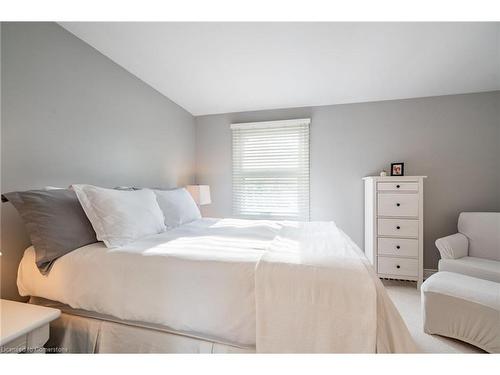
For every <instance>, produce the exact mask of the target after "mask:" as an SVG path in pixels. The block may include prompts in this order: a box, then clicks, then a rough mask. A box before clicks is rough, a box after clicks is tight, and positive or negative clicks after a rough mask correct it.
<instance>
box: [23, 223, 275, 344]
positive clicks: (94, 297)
mask: <svg viewBox="0 0 500 375" xmlns="http://www.w3.org/2000/svg"><path fill="white" fill-rule="evenodd" d="M279 230H280V224H279V223H276V222H271V221H245V220H236V219H221V220H218V219H210V218H204V219H200V220H196V221H194V222H192V223H189V224H185V225H182V226H180V227H178V228H176V229H173V230H170V231H167V232H164V233H161V234H157V235H153V236H149V237H146V238H143V239H141V240H139V241H136V242H134V243H132V244H129V245H127V246H124V247H122V248H119V249H108V248H106V247H105V246H104V244H102V243H95V244H91V245H87V246H84V247H81V248H79V249H77V250H74V251H72V252H71V253H68V254H66V255H64V256H63V257H61V258H59V259H58V260H57V261H56V262H55V263H54V265H53V267H52V269H51V271H50V272H49V274H48V275H42V274H41V273H40V272H39V271H38V269H37V267H36V265H35V252H34V249H33V247H30V248H28V249H27V250H26V251H25V253H24V256H23V258H22V260H21V263H20V265H19V272H18V282H17V283H18V288H19V293H20V294H21V295H22V296H36V297H42V298H45V299H48V300H52V301H57V302H61V303H63V304H65V305H68V306H70V307H71V308H73V309H80V310H86V311H91V312H95V313H99V314H105V315H108V316H113V317H115V318H118V319H122V320H128V321H138V322H146V323H150V324H158V325H161V326H165V327H168V328H169V329H172V330H174V331H180V332H185V333H187V334H191V335H193V336H197V337H199V336H201V337H205V338H211V339H213V340H220V341H221V342H225V343H230V344H234V345H239V346H245V347H247V346H255V331H256V327H255V295H254V283H255V281H254V270H255V265H256V263H257V262H258V260H259V258H260V257H261V256H262V254H263V253H264V252H265V249H266V248H268V247H269V244H270V243H271V242H272V240H273V239H274V238H275V236H276V235H277V233H278V232H279Z"/></svg>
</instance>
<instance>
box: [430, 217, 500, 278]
mask: <svg viewBox="0 0 500 375" xmlns="http://www.w3.org/2000/svg"><path fill="white" fill-rule="evenodd" d="M436 247H437V248H438V250H439V253H440V254H441V260H440V261H439V271H449V272H455V273H461V274H464V275H469V276H472V277H477V278H480V279H485V280H491V281H495V282H498V283H500V212H462V213H461V214H460V216H459V218H458V233H456V234H452V235H450V236H447V237H443V238H439V239H438V240H436Z"/></svg>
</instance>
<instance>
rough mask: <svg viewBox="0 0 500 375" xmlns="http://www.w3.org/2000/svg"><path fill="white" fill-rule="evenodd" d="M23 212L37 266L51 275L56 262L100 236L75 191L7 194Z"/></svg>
mask: <svg viewBox="0 0 500 375" xmlns="http://www.w3.org/2000/svg"><path fill="white" fill-rule="evenodd" d="M4 196H5V198H6V199H7V200H8V201H9V202H11V203H12V204H13V205H14V207H15V208H16V209H17V211H18V212H19V214H20V215H21V217H22V219H23V221H24V224H25V225H26V229H27V231H28V234H29V236H30V238H31V243H32V245H33V247H34V248H35V253H36V265H37V266H38V269H39V270H40V272H41V273H42V274H47V273H48V272H49V270H50V267H51V266H52V264H53V263H54V261H55V260H56V259H57V258H59V257H61V256H63V255H64V254H67V253H69V252H71V251H73V250H75V249H77V248H79V247H82V246H85V245H88V244H91V243H94V242H97V238H96V235H95V232H94V229H93V228H92V225H91V224H90V221H89V219H88V218H87V216H86V215H85V212H84V211H83V208H82V206H81V205H80V202H79V201H78V198H77V197H76V194H75V192H74V191H72V190H68V189H57V190H30V191H23V192H13V193H7V194H4Z"/></svg>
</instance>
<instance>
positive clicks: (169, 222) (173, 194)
mask: <svg viewBox="0 0 500 375" xmlns="http://www.w3.org/2000/svg"><path fill="white" fill-rule="evenodd" d="M154 192H155V194H156V199H157V200H158V204H159V205H160V208H161V210H162V211H163V216H164V217H165V225H166V226H167V228H169V229H171V228H175V227H177V226H179V225H181V224H184V223H189V222H191V221H194V220H197V219H200V218H201V213H200V210H199V208H198V206H197V205H196V203H195V201H194V200H193V197H192V196H191V194H189V192H188V191H187V190H186V189H184V188H181V189H174V190H154Z"/></svg>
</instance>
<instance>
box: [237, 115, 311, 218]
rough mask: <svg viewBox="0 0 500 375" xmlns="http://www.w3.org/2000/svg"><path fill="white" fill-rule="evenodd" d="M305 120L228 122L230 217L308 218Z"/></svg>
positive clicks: (307, 141)
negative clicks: (230, 181)
mask: <svg viewBox="0 0 500 375" xmlns="http://www.w3.org/2000/svg"><path fill="white" fill-rule="evenodd" d="M310 122H311V120H310V119H298V120H285V121H270V122H254V123H246V124H232V125H231V129H232V137H233V214H234V215H235V216H238V217H243V218H248V219H252V218H255V219H286V220H302V221H308V220H309V124H310Z"/></svg>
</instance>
